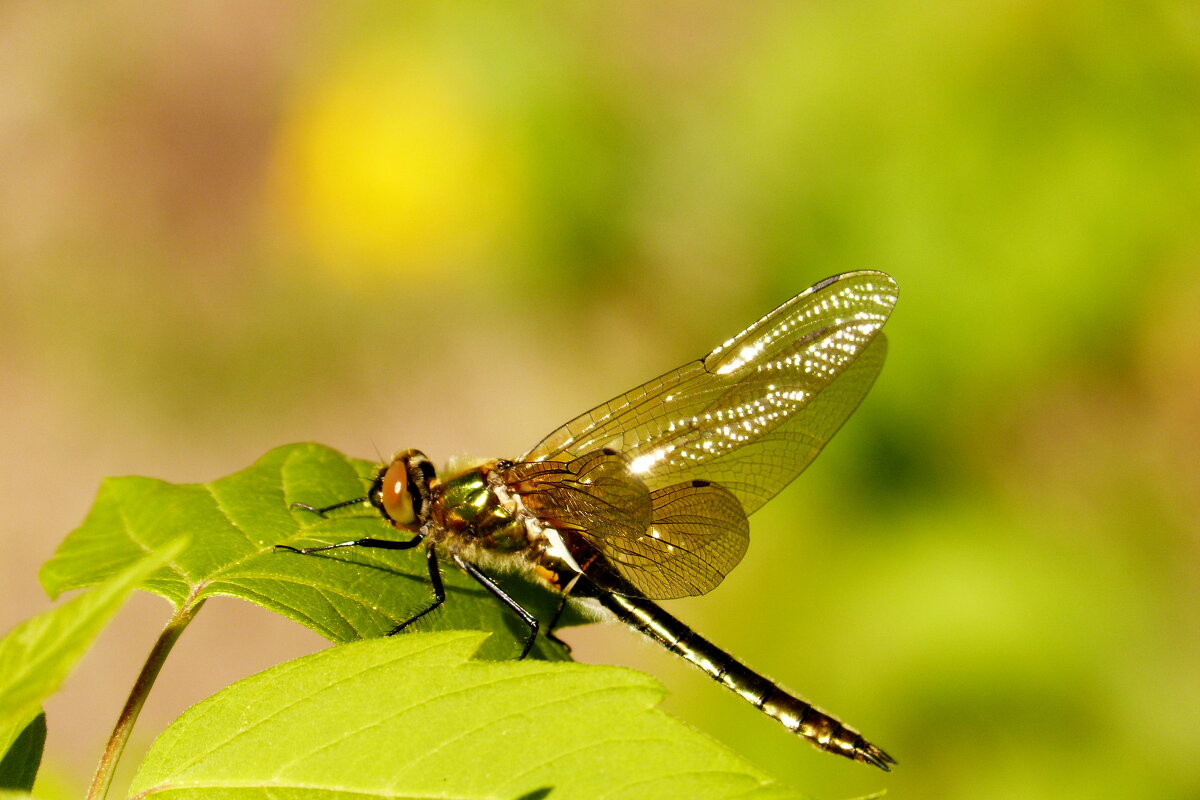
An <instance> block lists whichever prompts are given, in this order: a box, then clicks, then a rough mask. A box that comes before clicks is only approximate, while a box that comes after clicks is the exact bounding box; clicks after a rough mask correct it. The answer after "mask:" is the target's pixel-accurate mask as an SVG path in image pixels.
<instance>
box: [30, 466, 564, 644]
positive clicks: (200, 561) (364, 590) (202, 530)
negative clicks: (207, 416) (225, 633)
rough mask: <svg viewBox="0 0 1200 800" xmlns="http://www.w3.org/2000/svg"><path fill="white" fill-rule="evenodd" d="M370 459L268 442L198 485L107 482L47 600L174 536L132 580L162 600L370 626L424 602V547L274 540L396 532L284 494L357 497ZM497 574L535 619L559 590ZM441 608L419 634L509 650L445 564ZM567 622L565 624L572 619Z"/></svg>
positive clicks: (506, 629)
mask: <svg viewBox="0 0 1200 800" xmlns="http://www.w3.org/2000/svg"><path fill="white" fill-rule="evenodd" d="M376 469H377V466H376V465H374V464H372V463H370V462H367V461H361V460H358V459H350V458H347V457H346V456H344V455H342V454H341V453H338V452H337V451H335V450H331V449H330V448H327V447H322V446H320V445H316V444H296V445H288V446H285V447H280V448H276V449H275V450H272V451H270V452H269V453H267V454H266V455H264V456H263V457H262V458H260V459H259V460H258V461H257V462H255V463H254V464H253V465H252V466H250V467H248V468H247V469H244V470H242V471H241V472H237V473H234V474H233V475H229V476H227V477H225V478H221V479H219V480H216V481H213V482H212V483H206V484H171V483H167V482H165V481H160V480H155V479H152V478H139V477H128V478H110V479H108V480H106V481H104V483H103V484H102V485H101V487H100V493H99V496H98V497H97V498H96V502H95V504H94V505H93V506H92V509H91V511H90V512H89V513H88V516H87V519H85V520H84V523H83V525H82V526H81V527H79V528H78V529H77V530H75V531H73V532H72V533H71V534H70V535H69V536H68V537H67V538H66V540H65V541H64V542H63V543H62V545H61V546H60V547H59V549H58V551H57V552H56V553H55V554H54V557H53V558H52V559H51V560H50V561H48V562H47V563H46V564H45V565H44V566H43V567H42V571H41V575H40V577H41V580H42V585H43V586H44V587H45V588H46V591H47V592H49V593H50V594H51V596H54V595H57V594H58V593H59V592H62V591H64V590H66V589H72V588H77V587H81V586H89V585H92V584H95V583H97V582H99V581H101V580H104V579H105V578H106V577H108V576H109V575H111V574H112V573H113V572H114V571H115V570H118V569H120V568H121V567H122V566H123V565H125V564H128V563H131V562H132V561H133V560H134V559H136V558H137V557H138V556H139V555H140V554H141V553H143V552H144V551H145V550H146V548H148V547H154V546H156V545H157V544H158V543H159V542H163V541H166V540H169V539H171V538H174V537H176V536H178V535H180V534H181V533H188V534H190V535H191V536H192V542H193V544H192V546H191V547H190V548H189V549H188V550H187V551H186V552H185V553H183V554H181V555H180V556H179V558H177V559H175V560H173V561H172V562H171V563H170V564H169V565H167V566H166V567H164V568H162V569H161V570H158V571H157V572H156V573H154V574H153V575H151V576H150V578H149V579H147V580H146V582H145V583H144V584H143V587H142V588H144V589H147V590H148V591H152V592H156V593H158V594H160V595H162V596H163V597H165V598H167V599H168V600H169V601H171V602H172V603H174V604H175V605H176V607H183V606H184V605H189V606H190V605H194V604H196V603H197V602H199V601H200V600H202V599H204V598H205V597H209V596H212V595H227V596H230V597H239V598H241V599H243V600H249V601H250V602H252V603H257V604H258V605H260V606H263V607H264V608H267V609H270V610H271V611H275V612H278V613H280V614H283V615H285V616H287V617H290V618H291V619H293V620H296V621H297V622H300V623H301V624H304V625H307V626H308V627H310V628H312V629H313V630H315V631H317V632H318V633H320V634H321V635H322V636H325V637H326V638H328V639H331V640H333V641H335V642H344V641H351V640H355V639H360V638H364V637H368V636H379V635H381V634H384V633H386V632H387V631H389V630H391V629H392V628H393V627H395V626H396V625H397V624H399V623H400V622H403V621H404V620H406V619H408V618H410V617H412V616H413V615H414V614H416V613H417V612H419V611H421V610H422V609H424V608H425V607H427V606H428V605H429V603H430V602H431V601H432V591H431V589H430V586H429V576H428V572H427V569H426V566H425V557H424V550H423V549H421V548H417V549H414V550H409V551H388V550H378V549H374V550H370V549H365V548H347V549H343V550H336V551H332V552H328V553H323V554H319V555H310V556H303V555H299V554H297V553H290V552H281V551H276V550H275V549H274V546H275V545H276V544H289V545H293V546H300V547H306V546H313V545H320V544H327V543H333V542H339V541H346V540H350V539H358V538H362V537H364V536H373V537H376V538H384V539H402V538H407V535H406V534H402V533H400V532H398V531H396V530H395V529H394V528H392V527H391V526H390V525H388V524H387V523H386V522H385V521H384V520H383V519H382V518H381V517H380V516H379V515H378V513H376V512H375V511H374V510H373V509H372V508H370V507H369V506H367V505H365V504H363V505H361V506H354V507H349V508H346V509H342V510H340V511H339V512H338V515H337V517H336V518H331V519H326V518H322V517H319V516H317V515H316V514H313V513H312V512H310V511H305V510H304V509H298V508H292V507H291V505H292V503H296V502H299V503H306V504H308V505H314V506H322V505H329V504H332V503H335V502H338V501H341V500H346V499H350V498H354V497H359V496H361V495H362V494H363V493H364V492H365V490H366V486H367V483H368V481H369V480H370V478H371V477H372V476H374V474H375V472H376ZM500 577H501V583H502V584H503V585H504V586H505V588H506V590H508V591H510V592H511V594H512V595H513V596H514V597H515V598H516V599H517V600H518V602H520V603H521V604H522V605H524V606H525V607H526V608H528V609H529V610H530V611H532V612H534V613H535V614H536V615H537V616H538V617H539V618H540V619H543V620H547V619H548V618H549V617H550V616H551V615H552V614H553V613H554V609H555V608H556V607H557V603H558V601H559V596H558V595H555V594H554V593H552V592H550V591H549V590H547V589H544V588H542V587H540V586H536V585H534V584H532V583H531V582H530V581H528V580H525V579H524V578H522V577H521V576H508V577H507V578H504V576H500ZM445 582H446V590H447V594H448V598H447V600H446V603H445V605H444V606H443V608H442V610H441V611H439V612H438V613H436V614H431V615H429V616H428V617H426V618H424V619H422V620H421V622H420V623H418V627H420V628H421V629H423V630H431V629H460V630H461V629H478V630H484V631H494V632H498V633H499V634H501V635H498V636H494V637H492V638H491V640H489V642H488V644H487V646H486V648H485V652H486V653H487V654H488V655H489V656H491V657H496V658H511V657H513V656H515V655H516V654H517V653H518V652H519V651H520V646H521V642H523V640H524V636H525V633H526V628H525V626H524V625H523V624H522V623H521V622H520V620H518V619H517V617H516V615H514V614H513V613H512V612H511V611H510V610H508V609H506V608H504V607H503V606H502V605H501V604H500V603H498V602H497V601H496V600H495V599H494V598H492V597H491V596H490V595H488V594H487V593H486V592H485V591H484V589H483V588H482V587H480V586H479V585H478V584H477V583H475V582H474V581H473V580H471V579H470V578H469V577H467V576H466V575H463V574H462V573H461V572H460V571H459V570H457V569H455V568H453V567H450V568H448V569H446V570H445ZM572 621H578V619H577V618H576V619H574V620H572ZM532 655H534V656H535V657H541V658H549V659H562V658H565V657H566V655H565V653H564V652H563V651H562V649H561V648H560V647H558V646H557V645H554V644H552V643H550V642H548V641H547V640H546V639H545V638H544V637H539V639H538V645H537V647H536V648H535V650H534V652H533V654H532Z"/></svg>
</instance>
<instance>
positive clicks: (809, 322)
mask: <svg viewBox="0 0 1200 800" xmlns="http://www.w3.org/2000/svg"><path fill="white" fill-rule="evenodd" d="M896 295H897V286H896V282H895V281H894V280H892V278H891V277H889V276H888V275H886V274H884V273H882V272H874V271H860V272H848V273H844V274H842V275H837V276H834V277H832V278H828V279H826V280H824V281H821V282H820V283H818V284H816V285H815V286H813V287H811V288H809V289H807V290H805V291H804V292H801V293H800V294H798V295H796V296H795V297H793V298H792V299H791V300H789V301H788V302H786V303H784V304H783V305H781V306H780V307H779V308H777V309H775V310H774V311H772V312H771V313H770V314H767V315H766V316H765V317H763V318H762V319H760V320H758V321H757V322H755V323H754V324H753V325H751V326H750V327H749V328H747V329H746V330H744V331H743V332H741V333H740V334H738V335H737V336H735V337H733V338H732V339H730V340H728V341H727V342H725V343H724V344H722V345H720V346H719V347H717V348H716V349H715V350H713V351H712V352H711V353H709V354H708V355H707V356H705V357H704V358H703V359H700V360H699V361H693V362H691V363H689V364H685V365H683V366H682V367H680V368H679V369H676V370H673V371H671V372H668V373H666V374H665V375H662V376H660V377H658V378H655V379H654V380H652V381H649V382H648V383H646V384H643V385H642V386H640V387H638V388H636V389H633V390H632V391H630V392H627V393H625V394H623V395H619V396H618V397H616V398H614V399H612V400H610V401H609V402H607V403H604V404H603V405H600V406H597V407H596V408H594V409H592V410H591V411H588V412H587V413H585V414H583V415H582V416H580V417H578V418H576V419H574V420H572V421H571V422H568V423H567V424H566V425H564V426H563V427H561V428H559V429H558V430H556V431H554V432H553V433H551V434H550V435H549V436H547V437H546V438H545V439H544V440H543V441H542V442H541V443H540V444H538V445H537V446H536V447H534V448H533V449H532V450H530V451H529V453H527V454H526V455H525V456H524V457H523V458H522V460H523V461H540V460H546V459H552V460H556V461H558V460H563V461H566V460H570V459H572V458H577V457H579V456H581V455H583V454H585V453H590V452H593V451H596V450H600V449H603V448H610V449H612V450H615V451H617V452H620V453H622V454H623V455H624V456H625V457H626V458H628V459H629V468H630V470H631V471H632V472H633V473H634V474H635V475H637V476H639V477H640V478H641V479H642V480H643V481H645V483H646V485H647V486H648V487H649V488H650V489H651V490H657V489H662V488H665V487H667V486H671V485H673V484H677V483H681V482H686V481H689V480H703V481H711V482H713V483H718V484H720V485H722V486H724V487H725V488H727V489H728V490H729V491H731V492H732V493H733V494H734V496H736V497H737V499H738V500H739V501H740V502H741V504H742V506H743V508H744V510H745V513H746V514H750V513H753V512H754V511H755V510H757V509H758V508H759V507H760V506H761V505H762V504H763V503H765V502H766V501H767V500H769V499H770V498H771V497H773V496H774V495H775V494H776V493H777V492H778V491H779V490H780V489H782V488H783V487H784V486H786V485H787V484H788V483H790V482H791V481H792V479H794V478H795V477H796V476H797V475H799V474H800V473H801V472H802V471H803V470H804V468H805V467H807V466H808V465H809V463H811V462H812V460H813V459H814V458H815V457H816V456H817V454H818V453H819V452H820V451H821V448H823V447H824V446H825V443H826V442H828V441H829V439H830V438H831V437H832V436H833V434H834V433H836V432H837V430H838V428H840V427H841V425H842V423H843V422H845V420H846V418H847V417H849V416H850V414H851V413H852V412H853V411H854V409H855V408H856V407H857V406H858V404H859V402H860V401H861V400H862V398H863V396H864V395H865V394H866V393H867V390H868V389H870V388H871V384H872V383H873V382H874V381H875V377H876V376H877V375H878V374H879V370H880V369H881V368H882V366H883V361H884V358H885V356H886V353H887V346H886V341H885V339H884V337H883V335H882V334H881V333H880V328H882V327H883V324H884V322H886V321H887V318H888V315H889V314H891V310H892V307H893V306H894V305H895V303H896Z"/></svg>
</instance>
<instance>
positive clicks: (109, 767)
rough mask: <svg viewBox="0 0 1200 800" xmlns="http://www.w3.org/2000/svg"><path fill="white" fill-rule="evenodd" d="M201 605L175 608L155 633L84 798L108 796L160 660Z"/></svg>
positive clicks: (169, 650)
mask: <svg viewBox="0 0 1200 800" xmlns="http://www.w3.org/2000/svg"><path fill="white" fill-rule="evenodd" d="M203 605H204V601H203V600H201V601H200V602H199V603H196V604H195V605H185V606H184V607H183V608H181V609H179V610H177V611H176V612H175V614H174V615H172V617H171V619H170V620H168V621H167V625H166V627H165V628H163V630H162V633H160V634H159V635H158V639H157V640H156V641H155V642H154V647H152V648H150V655H149V656H147V657H146V663H145V664H143V665H142V671H141V672H139V673H138V676H137V680H136V681H134V683H133V688H132V689H130V690H129V699H128V700H126V701H125V707H124V708H122V709H121V715H120V716H119V717H117V724H116V725H115V726H113V732H112V735H111V736H109V737H108V745H107V746H106V747H105V748H104V754H103V755H101V756H100V763H99V764H98V765H97V766H96V774H95V775H93V776H92V785H91V786H90V787H88V793H87V800H103V798H105V797H106V796H107V795H108V787H109V786H110V785H111V784H112V779H113V773H114V771H115V770H116V768H117V762H118V761H120V759H121V753H122V752H124V750H125V744H126V743H127V742H128V741H129V734H130V733H131V732H132V731H133V723H135V722H137V718H138V714H140V713H141V711H142V706H143V705H145V704H146V697H147V695H149V694H150V687H152V686H153V685H154V681H155V679H156V678H157V677H158V673H159V672H160V671H161V670H162V667H163V662H165V661H166V660H167V655H168V654H169V653H170V652H171V648H172V647H174V646H175V642H176V641H177V640H178V639H179V635H180V634H181V633H183V630H184V628H186V627H187V626H188V623H190V622H191V621H192V617H194V616H196V612H197V611H199V610H200V607H201V606H203Z"/></svg>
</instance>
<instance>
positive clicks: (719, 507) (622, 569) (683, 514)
mask: <svg viewBox="0 0 1200 800" xmlns="http://www.w3.org/2000/svg"><path fill="white" fill-rule="evenodd" d="M650 500H651V503H652V505H653V507H654V510H653V512H652V515H651V516H652V519H651V522H650V528H649V529H648V530H646V531H644V532H643V533H642V534H641V535H640V536H637V537H635V538H633V539H627V538H623V537H613V536H603V537H598V538H595V539H592V538H591V537H588V538H589V539H590V540H591V541H592V544H593V545H594V546H595V547H596V549H598V550H599V551H600V552H601V554H602V555H603V556H604V557H605V560H606V561H607V562H608V564H609V565H610V566H611V567H612V568H613V569H614V570H615V571H616V572H617V574H618V575H620V576H621V577H622V578H623V579H625V580H626V581H628V582H629V583H630V584H632V585H633V586H634V587H635V588H636V589H637V590H638V591H639V592H641V594H642V595H643V596H644V597H648V598H650V599H651V600H671V599H674V598H676V597H692V596H695V595H701V594H705V593H707V592H711V591H712V590H713V589H715V588H717V586H718V585H719V584H720V583H721V581H722V580H724V579H725V576H726V575H728V574H729V572H730V571H731V570H732V569H733V568H734V567H736V566H737V565H738V562H739V561H741V560H742V556H744V555H745V554H746V546H747V545H748V544H749V542H750V521H749V520H747V519H746V512H745V511H743V510H742V504H741V503H740V502H739V501H738V499H737V498H736V497H735V496H734V495H733V493H732V492H731V491H729V490H728V489H726V488H724V487H723V486H720V485H718V484H715V483H708V482H706V481H687V482H685V483H677V484H675V485H674V486H668V487H666V488H664V489H659V490H657V491H655V492H653V493H652V494H651V495H650ZM585 535H586V534H585ZM589 576H590V577H592V579H593V580H595V581H596V583H598V584H600V585H601V586H603V587H604V588H607V589H611V590H614V591H618V592H619V591H620V590H621V588H622V587H621V586H620V585H619V584H616V585H606V583H605V581H604V576H603V575H599V576H596V575H592V574H591V573H589Z"/></svg>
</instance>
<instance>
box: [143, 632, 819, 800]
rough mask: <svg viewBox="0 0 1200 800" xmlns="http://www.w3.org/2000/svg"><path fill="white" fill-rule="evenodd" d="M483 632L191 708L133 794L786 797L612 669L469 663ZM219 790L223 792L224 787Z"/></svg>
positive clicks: (339, 664) (647, 688) (389, 649)
mask: <svg viewBox="0 0 1200 800" xmlns="http://www.w3.org/2000/svg"><path fill="white" fill-rule="evenodd" d="M482 640H483V635H482V634H479V633H475V632H456V633H439V634H417V635H412V636H398V637H392V638H389V639H374V640H369V641H365V642H357V643H354V644H350V645H346V646H344V647H337V648H332V649H329V650H325V651H323V652H320V653H316V654H314V655H311V656H306V657H304V658H300V659H297V660H295V661H291V662H288V663H286V664H281V665H279V666H277V667H273V668H271V669H269V670H267V671H265V672H262V673H260V674H258V675H255V676H253V677H251V678H247V679H246V680H243V681H240V682H238V683H236V684H234V685H233V686H231V687H229V688H228V689H225V690H224V691H222V692H220V693H218V694H216V695H214V696H213V697H211V698H209V699H208V700H205V701H203V702H201V703H199V704H197V705H196V706H194V707H193V708H191V709H189V710H188V711H187V712H186V713H184V714H183V715H182V716H181V717H180V718H179V719H178V720H176V721H175V722H174V723H173V724H172V725H171V726H170V727H169V728H168V729H167V730H166V731H165V732H164V733H163V734H162V735H161V736H159V738H158V740H157V741H156V742H155V743H154V745H153V747H152V748H151V750H150V753H149V754H148V755H147V757H146V760H145V762H144V763H143V764H142V765H141V768H140V769H139V771H138V774H137V776H136V777H135V778H134V780H133V784H132V786H131V787H130V793H131V795H134V796H138V797H145V796H150V795H154V796H169V797H171V798H172V799H173V800H174V799H175V798H181V799H182V798H191V797H196V798H201V797H203V798H211V797H221V798H227V799H228V800H234V799H242V798H246V799H248V798H267V797H270V798H279V797H287V798H318V797H319V798H351V797H373V798H379V797H405V798H415V797H438V798H448V797H453V798H464V799H465V798H523V797H530V798H531V797H552V798H575V797H581V798H596V797H604V798H609V799H610V800H623V799H624V798H629V800H635V799H637V800H644V799H645V798H656V797H687V798H694V799H695V800H702V799H703V798H756V799H758V798H761V799H762V800H767V799H768V798H785V797H797V796H798V795H796V794H795V793H794V792H792V791H791V790H789V789H786V788H785V787H781V786H779V785H778V784H775V783H773V782H772V781H771V780H770V779H769V778H767V777H766V776H765V775H763V774H762V773H761V772H759V771H757V770H756V769H754V768H753V767H752V766H750V765H748V764H746V763H745V762H744V761H742V760H741V759H739V758H738V757H737V756H736V755H734V754H733V753H732V752H730V751H728V750H726V749H725V748H723V747H722V746H720V745H718V744H717V743H716V742H714V741H712V740H711V739H709V738H707V737H706V736H704V735H702V734H700V733H698V732H696V731H694V730H692V729H691V728H688V727H686V726H685V725H683V724H681V723H679V722H677V721H675V720H673V719H672V718H670V717H668V716H667V715H666V714H663V713H662V712H660V711H658V710H657V709H655V708H654V706H655V705H656V704H657V703H658V701H659V700H660V699H661V698H662V696H663V689H662V687H661V685H660V684H658V683H657V682H656V681H655V680H654V679H652V678H650V677H649V676H646V675H642V674H640V673H637V672H634V671H632V670H628V669H622V668H618V667H591V666H584V665H581V664H570V663H566V664H561V663H560V664H554V663H547V662H537V661H532V662H531V661H520V662H517V661H509V662H500V663H496V662H481V661H471V660H470V657H471V655H472V653H473V652H474V651H475V650H476V648H477V647H478V646H479V645H480V644H481V642H482ZM218 792H219V794H215V793H218Z"/></svg>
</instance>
